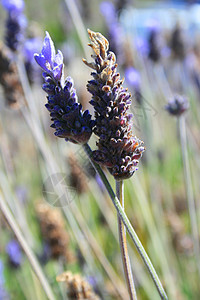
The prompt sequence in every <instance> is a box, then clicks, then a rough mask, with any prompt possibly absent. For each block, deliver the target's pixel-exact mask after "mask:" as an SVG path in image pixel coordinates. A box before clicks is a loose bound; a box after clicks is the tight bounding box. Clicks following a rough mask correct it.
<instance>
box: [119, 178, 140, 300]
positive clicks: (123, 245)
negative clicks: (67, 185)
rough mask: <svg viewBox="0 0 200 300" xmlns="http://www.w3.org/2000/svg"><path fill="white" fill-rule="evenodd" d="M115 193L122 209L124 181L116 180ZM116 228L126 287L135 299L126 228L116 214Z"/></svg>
mask: <svg viewBox="0 0 200 300" xmlns="http://www.w3.org/2000/svg"><path fill="white" fill-rule="evenodd" d="M116 195H117V198H118V199H119V201H120V203H121V206H122V208H123V209H124V182H123V180H121V181H116ZM118 228H119V244H120V250H121V256H122V263H123V268H124V275H125V279H126V284H127V287H128V292H129V296H130V299H131V300H137V294H136V289H135V285H134V280H133V274H132V271H131V264H130V259H129V255H128V248H127V240H126V228H125V227H124V224H123V223H122V221H121V219H120V217H119V215H118Z"/></svg>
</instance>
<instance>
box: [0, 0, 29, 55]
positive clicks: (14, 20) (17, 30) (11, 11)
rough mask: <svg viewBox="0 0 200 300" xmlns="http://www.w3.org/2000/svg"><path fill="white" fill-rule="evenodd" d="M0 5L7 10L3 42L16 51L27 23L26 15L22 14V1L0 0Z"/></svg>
mask: <svg viewBox="0 0 200 300" xmlns="http://www.w3.org/2000/svg"><path fill="white" fill-rule="evenodd" d="M2 5H3V7H4V8H5V9H6V10H7V12H8V17H7V20H6V34H5V43H6V45H7V46H8V47H9V48H10V49H11V50H12V51H17V50H18V49H19V46H20V45H21V44H22V42H23V39H24V31H25V28H26V25H27V20H26V17H25V16H24V14H23V9H24V1H23V0H2Z"/></svg>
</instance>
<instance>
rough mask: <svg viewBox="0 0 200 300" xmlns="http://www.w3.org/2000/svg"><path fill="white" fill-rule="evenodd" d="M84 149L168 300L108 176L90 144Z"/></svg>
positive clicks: (151, 273) (157, 286) (161, 294)
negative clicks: (98, 162) (93, 157)
mask: <svg viewBox="0 0 200 300" xmlns="http://www.w3.org/2000/svg"><path fill="white" fill-rule="evenodd" d="M83 148H84V150H85V152H86V153H87V155H88V157H89V159H90V161H91V163H92V165H93V166H94V168H95V169H96V171H97V172H98V174H99V176H100V177H101V180H102V181H103V183H104V185H105V187H106V189H107V192H108V194H109V195H110V198H111V200H112V202H113V204H114V206H115V208H116V210H117V213H118V215H119V216H120V218H121V220H122V222H123V223H124V226H125V227H126V229H127V231H128V233H129V235H130V237H131V239H132V240H133V242H134V244H135V246H136V248H137V250H138V252H139V254H140V256H141V258H142V259H143V261H144V263H145V265H146V267H147V269H148V271H149V273H150V275H151V277H152V279H153V281H154V283H155V286H156V288H157V290H158V292H159V295H160V297H161V299H164V300H167V299H168V297H167V295H166V293H165V291H164V288H163V286H162V283H161V282H160V279H159V278H158V275H157V273H156V270H155V269H154V267H153V265H152V263H151V261H150V259H149V257H148V255H147V253H146V251H145V250H144V247H143V246H142V243H141V242H140V240H139V238H138V236H137V234H136V232H135V230H134V229H133V227H132V225H131V223H130V221H129V219H128V217H127V215H126V213H125V212H124V210H123V208H122V206H121V204H120V202H119V200H118V198H117V196H116V195H115V193H114V191H113V189H112V187H111V185H110V183H109V181H108V179H107V178H106V176H105V174H104V172H103V171H102V169H101V167H100V166H99V165H98V164H96V163H95V162H94V161H93V160H92V159H91V157H92V150H91V149H90V147H89V145H88V144H85V145H83Z"/></svg>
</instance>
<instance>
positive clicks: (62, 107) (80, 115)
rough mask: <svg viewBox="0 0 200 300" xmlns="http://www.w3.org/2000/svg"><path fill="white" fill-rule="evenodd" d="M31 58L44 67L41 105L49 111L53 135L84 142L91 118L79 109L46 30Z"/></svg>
mask: <svg viewBox="0 0 200 300" xmlns="http://www.w3.org/2000/svg"><path fill="white" fill-rule="evenodd" d="M35 60H36V62H37V63H38V64H39V66H40V67H41V68H42V69H43V70H44V71H45V72H44V73H43V77H44V81H45V83H44V84H43V86H42V88H43V90H44V91H45V92H46V93H47V94H48V96H47V100H48V103H47V104H46V105H45V106H46V108H47V109H48V111H49V112H50V117H51V120H52V121H53V123H52V125H51V127H52V128H54V129H55V135H56V136H58V137H61V138H65V140H66V141H71V142H73V143H75V144H76V143H79V144H85V143H87V141H88V140H89V138H90V136H91V134H92V128H93V126H94V121H92V120H91V115H90V113H89V111H88V110H86V111H84V112H83V111H82V106H81V104H80V103H78V98H77V95H76V91H75V89H74V83H73V80H72V78H71V77H67V78H66V79H65V80H64V64H63V55H62V53H61V51H59V50H58V53H57V54H56V53H55V48H54V45H53V42H52V40H51V37H50V35H49V34H48V32H46V37H45V40H44V45H43V48H42V51H41V53H40V54H35Z"/></svg>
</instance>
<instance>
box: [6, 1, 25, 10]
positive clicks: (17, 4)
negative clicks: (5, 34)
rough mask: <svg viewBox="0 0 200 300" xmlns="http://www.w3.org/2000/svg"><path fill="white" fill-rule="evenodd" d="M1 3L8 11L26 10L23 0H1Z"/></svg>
mask: <svg viewBox="0 0 200 300" xmlns="http://www.w3.org/2000/svg"><path fill="white" fill-rule="evenodd" d="M1 3H2V6H3V7H4V8H5V9H6V10H7V11H8V12H14V13H21V12H22V11H23V10H24V1H23V0H1Z"/></svg>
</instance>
